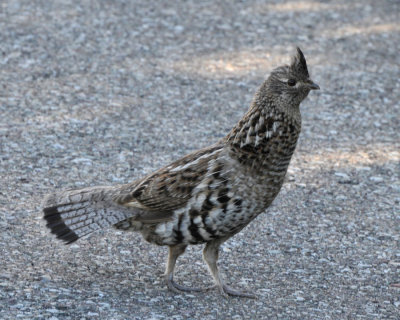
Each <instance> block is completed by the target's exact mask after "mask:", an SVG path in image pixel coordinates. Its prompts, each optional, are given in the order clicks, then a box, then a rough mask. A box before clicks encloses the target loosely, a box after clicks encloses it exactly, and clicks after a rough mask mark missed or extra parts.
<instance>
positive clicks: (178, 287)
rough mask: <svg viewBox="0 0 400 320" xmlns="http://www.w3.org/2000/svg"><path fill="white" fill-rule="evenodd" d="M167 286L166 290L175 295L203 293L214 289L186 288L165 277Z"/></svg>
mask: <svg viewBox="0 0 400 320" xmlns="http://www.w3.org/2000/svg"><path fill="white" fill-rule="evenodd" d="M167 286H168V289H169V290H171V291H173V292H175V293H182V291H183V292H205V291H208V290H210V289H213V288H215V286H211V287H205V288H196V287H186V286H183V285H181V284H178V283H176V282H175V281H174V280H173V278H172V277H171V276H167Z"/></svg>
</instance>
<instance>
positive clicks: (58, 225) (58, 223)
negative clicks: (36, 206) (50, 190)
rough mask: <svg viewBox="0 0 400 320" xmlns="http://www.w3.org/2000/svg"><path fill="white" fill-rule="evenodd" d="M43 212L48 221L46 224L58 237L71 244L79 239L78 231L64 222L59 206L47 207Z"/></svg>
mask: <svg viewBox="0 0 400 320" xmlns="http://www.w3.org/2000/svg"><path fill="white" fill-rule="evenodd" d="M43 212H44V217H43V218H44V219H45V220H46V221H47V224H46V226H47V227H48V228H49V229H50V230H51V233H53V234H55V235H56V236H57V238H58V239H61V240H63V241H64V242H65V243H66V244H70V243H72V242H74V241H76V240H78V239H79V237H78V236H77V235H76V233H75V232H74V231H72V230H71V229H70V228H69V227H68V226H67V225H66V224H65V223H64V221H63V220H62V218H61V215H60V213H59V212H58V211H57V207H48V208H45V209H43Z"/></svg>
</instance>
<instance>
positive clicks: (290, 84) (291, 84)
mask: <svg viewBox="0 0 400 320" xmlns="http://www.w3.org/2000/svg"><path fill="white" fill-rule="evenodd" d="M287 84H288V85H289V86H291V87H293V86H295V85H296V80H294V79H289V80H288V82H287Z"/></svg>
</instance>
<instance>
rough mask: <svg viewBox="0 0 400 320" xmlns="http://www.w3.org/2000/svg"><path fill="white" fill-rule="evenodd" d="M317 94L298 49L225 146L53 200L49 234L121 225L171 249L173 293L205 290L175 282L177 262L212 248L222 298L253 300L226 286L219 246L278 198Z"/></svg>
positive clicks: (67, 236)
mask: <svg viewBox="0 0 400 320" xmlns="http://www.w3.org/2000/svg"><path fill="white" fill-rule="evenodd" d="M315 89H319V87H318V85H316V84H315V83H314V82H313V81H312V80H311V79H310V76H309V74H308V70H307V64H306V60H305V58H304V55H303V53H302V52H301V50H300V49H299V48H297V52H296V54H295V55H294V57H293V59H292V62H291V64H290V65H289V66H282V67H279V68H276V69H275V70H273V71H272V73H271V75H270V76H269V77H268V79H267V80H265V81H264V83H263V84H262V85H261V86H260V88H259V89H258V90H257V92H256V94H255V96H254V99H253V101H252V103H251V106H250V109H249V110H248V111H247V113H246V114H245V115H244V117H243V118H242V119H241V120H240V121H239V122H238V123H237V124H236V125H235V126H234V128H233V129H232V130H231V131H230V132H229V133H228V135H227V136H225V137H224V138H223V139H221V140H220V141H218V142H217V143H215V144H214V145H211V146H209V147H206V148H204V149H201V150H198V151H195V152H193V153H191V154H189V155H187V156H185V157H183V158H181V159H179V160H177V161H175V162H173V163H171V164H169V165H167V166H165V167H163V168H161V169H159V170H158V171H156V172H154V173H152V174H149V175H147V176H145V177H144V178H142V179H139V180H135V181H134V182H132V183H129V184H125V185H117V186H98V187H90V188H84V189H80V190H66V191H62V192H58V193H55V194H52V195H50V196H48V197H47V198H46V200H45V207H44V218H45V219H46V221H47V227H49V228H50V229H51V232H52V233H54V234H56V235H57V238H59V239H62V240H64V241H65V242H66V243H71V242H74V241H76V240H78V239H79V238H81V237H83V236H86V235H88V234H90V233H92V232H93V231H96V230H98V229H101V228H105V227H108V226H114V227H115V228H117V229H120V230H127V231H138V232H140V233H141V234H142V235H143V237H144V238H145V239H146V240H147V241H149V242H151V243H154V244H157V245H166V246H168V247H169V255H168V261H167V265H166V282H167V285H168V288H169V289H171V290H173V291H179V290H183V291H200V290H205V289H197V288H188V287H184V286H182V285H179V284H177V283H176V282H174V280H173V272H174V267H175V263H176V259H177V258H178V257H179V256H180V255H181V254H182V253H183V252H184V251H185V249H186V247H187V245H189V244H202V243H205V248H204V251H203V257H204V260H205V262H206V263H207V265H208V268H209V270H210V272H211V274H212V276H213V278H214V280H215V283H216V286H217V287H218V288H219V290H220V291H221V293H225V294H229V295H234V296H244V297H253V295H252V294H250V293H246V292H242V291H237V290H234V289H232V288H230V287H228V286H227V285H226V284H224V282H223V281H222V279H221V276H220V273H219V271H218V267H217V260H218V251H219V247H220V245H221V244H222V243H223V242H224V241H226V240H227V239H229V238H230V237H232V236H233V235H234V234H236V233H238V232H239V231H240V230H242V229H243V228H244V227H245V226H247V224H249V222H250V221H252V220H253V219H254V218H255V217H257V215H259V214H260V213H262V212H265V210H266V209H267V208H268V206H270V204H271V203H272V201H273V200H274V198H275V197H276V196H277V194H278V192H279V190H280V189H281V186H282V183H283V180H284V177H285V174H286V171H287V168H288V166H289V162H290V159H291V157H292V154H293V152H294V150H295V148H296V143H297V139H298V137H299V134H300V128H301V116H300V110H299V105H300V103H301V102H302V101H303V100H304V99H305V98H306V97H307V95H308V93H309V92H310V90H315Z"/></svg>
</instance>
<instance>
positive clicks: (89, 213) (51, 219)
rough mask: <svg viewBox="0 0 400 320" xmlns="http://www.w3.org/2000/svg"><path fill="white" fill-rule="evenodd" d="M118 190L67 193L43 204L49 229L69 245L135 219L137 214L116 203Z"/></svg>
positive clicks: (62, 193)
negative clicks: (126, 220)
mask: <svg viewBox="0 0 400 320" xmlns="http://www.w3.org/2000/svg"><path fill="white" fill-rule="evenodd" d="M115 192H116V188H115V187H92V188H84V189H80V190H67V191H63V192H60V193H55V194H51V195H49V196H48V197H47V198H46V199H45V201H44V209H43V212H44V219H45V220H46V221H47V224H46V226H47V227H48V228H50V229H51V232H52V233H54V234H55V235H56V236H57V238H59V239H61V240H63V241H65V242H66V243H67V244H69V243H71V242H74V241H76V240H78V239H79V238H82V237H84V236H86V235H88V234H90V233H92V232H94V231H96V230H99V229H102V228H105V227H108V226H111V225H114V224H116V223H118V222H120V221H122V220H125V219H127V218H130V217H132V216H133V215H134V214H135V212H134V211H133V210H132V209H130V208H126V207H124V206H121V205H118V204H116V203H115V202H114V201H113V195H114V194H115Z"/></svg>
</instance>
